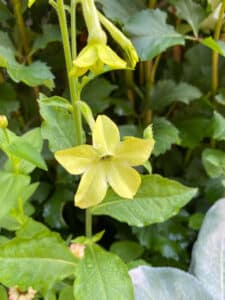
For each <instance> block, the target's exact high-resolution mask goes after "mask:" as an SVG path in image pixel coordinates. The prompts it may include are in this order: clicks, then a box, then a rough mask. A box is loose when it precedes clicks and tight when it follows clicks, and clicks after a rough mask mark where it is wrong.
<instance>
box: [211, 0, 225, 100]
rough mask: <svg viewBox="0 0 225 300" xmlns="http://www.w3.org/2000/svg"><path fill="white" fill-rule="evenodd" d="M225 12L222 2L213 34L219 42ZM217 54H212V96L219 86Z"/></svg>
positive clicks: (224, 5)
mask: <svg viewBox="0 0 225 300" xmlns="http://www.w3.org/2000/svg"><path fill="white" fill-rule="evenodd" d="M224 12H225V0H223V2H222V6H221V8H220V13H219V18H218V21H217V23H216V27H215V32H214V39H215V40H219V38H220V32H221V28H222V25H223V16H224ZM218 67H219V53H218V52H216V51H213V53H212V95H213V96H215V94H216V91H217V89H218V85H219V70H218Z"/></svg>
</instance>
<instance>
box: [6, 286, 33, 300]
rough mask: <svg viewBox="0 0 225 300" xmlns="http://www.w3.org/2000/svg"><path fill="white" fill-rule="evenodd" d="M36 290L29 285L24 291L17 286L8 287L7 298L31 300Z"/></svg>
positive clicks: (10, 299)
mask: <svg viewBox="0 0 225 300" xmlns="http://www.w3.org/2000/svg"><path fill="white" fill-rule="evenodd" d="M36 293H37V292H36V291H35V290H34V289H32V287H29V288H28V290H27V291H26V292H22V291H21V290H20V289H19V288H18V287H11V288H10V289H9V300H33V299H34V297H35V295H36Z"/></svg>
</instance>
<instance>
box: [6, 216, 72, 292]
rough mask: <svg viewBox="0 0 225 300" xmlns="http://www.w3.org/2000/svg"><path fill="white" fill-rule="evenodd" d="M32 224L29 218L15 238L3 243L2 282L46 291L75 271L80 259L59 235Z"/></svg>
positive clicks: (22, 287)
mask: <svg viewBox="0 0 225 300" xmlns="http://www.w3.org/2000/svg"><path fill="white" fill-rule="evenodd" d="M33 223H37V222H35V221H32V220H30V219H29V220H28V221H27V222H26V223H25V225H24V229H21V230H20V232H19V234H18V235H17V236H16V237H15V238H13V239H12V240H10V241H9V242H7V243H4V244H3V245H1V246H0V266H1V268H0V281H1V282H2V283H3V284H4V285H6V286H8V287H9V286H19V287H20V288H21V289H27V288H28V287H29V286H32V287H33V288H34V289H35V290H37V291H40V292H41V293H42V294H45V293H47V291H48V290H49V289H50V288H51V287H52V286H53V284H54V283H55V282H57V281H60V280H62V279H64V278H66V277H68V276H71V275H73V274H74V272H75V268H76V265H77V260H76V259H75V257H74V256H73V255H72V254H71V253H70V251H69V248H68V247H67V246H66V245H65V243H64V241H63V240H62V239H61V238H60V237H59V235H58V234H56V233H53V232H51V231H49V230H48V229H47V228H46V227H44V226H43V225H42V226H41V227H39V226H38V223H37V225H35V224H33ZM29 227H31V229H32V230H33V229H34V228H36V230H34V232H32V230H31V229H30V228H29ZM23 230H24V232H23ZM28 233H29V234H28Z"/></svg>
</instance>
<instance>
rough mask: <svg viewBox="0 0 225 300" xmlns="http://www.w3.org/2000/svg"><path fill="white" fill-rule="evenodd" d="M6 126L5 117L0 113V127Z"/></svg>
mask: <svg viewBox="0 0 225 300" xmlns="http://www.w3.org/2000/svg"><path fill="white" fill-rule="evenodd" d="M7 127H8V120H7V117H6V116H4V115H0V128H2V129H5V128H7Z"/></svg>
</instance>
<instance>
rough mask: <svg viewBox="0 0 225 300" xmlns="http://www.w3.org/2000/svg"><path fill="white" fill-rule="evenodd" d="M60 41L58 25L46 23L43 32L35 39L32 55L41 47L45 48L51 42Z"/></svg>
mask: <svg viewBox="0 0 225 300" xmlns="http://www.w3.org/2000/svg"><path fill="white" fill-rule="evenodd" d="M60 41H61V34H60V30H59V28H58V26H57V25H53V24H44V25H43V33H42V34H41V35H39V36H37V37H36V39H35V40H34V43H33V46H32V49H31V53H30V55H33V54H34V53H35V52H37V51H38V50H40V49H45V48H46V47H47V45H48V44H49V43H52V42H60Z"/></svg>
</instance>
